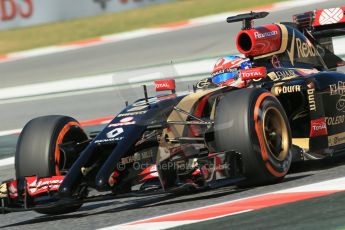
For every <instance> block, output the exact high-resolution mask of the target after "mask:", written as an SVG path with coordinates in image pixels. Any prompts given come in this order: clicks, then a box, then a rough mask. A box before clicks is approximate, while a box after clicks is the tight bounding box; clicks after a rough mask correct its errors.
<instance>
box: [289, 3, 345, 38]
mask: <svg viewBox="0 0 345 230" xmlns="http://www.w3.org/2000/svg"><path fill="white" fill-rule="evenodd" d="M293 21H294V23H296V24H297V26H298V27H299V28H300V29H307V30H308V31H309V32H311V34H312V35H313V36H314V37H316V38H322V37H335V36H342V35H345V6H342V7H337V8H330V9H322V10H314V11H309V12H306V13H303V14H296V15H294V16H293Z"/></svg>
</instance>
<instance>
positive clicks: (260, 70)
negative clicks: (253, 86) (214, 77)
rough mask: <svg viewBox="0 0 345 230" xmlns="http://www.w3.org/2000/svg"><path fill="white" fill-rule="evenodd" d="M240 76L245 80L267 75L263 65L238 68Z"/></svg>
mask: <svg viewBox="0 0 345 230" xmlns="http://www.w3.org/2000/svg"><path fill="white" fill-rule="evenodd" d="M240 76H241V79H242V80H243V81H247V80H251V79H262V78H265V77H266V76H267V70H266V68H265V67H257V68H251V69H243V70H240Z"/></svg>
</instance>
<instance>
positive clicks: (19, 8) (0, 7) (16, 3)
mask: <svg viewBox="0 0 345 230" xmlns="http://www.w3.org/2000/svg"><path fill="white" fill-rule="evenodd" d="M32 14H33V2H32V0H0V20H1V21H11V20H15V19H16V18H18V17H20V18H24V19H26V18H29V17H31V16H32Z"/></svg>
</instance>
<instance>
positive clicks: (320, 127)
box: [309, 117, 328, 137]
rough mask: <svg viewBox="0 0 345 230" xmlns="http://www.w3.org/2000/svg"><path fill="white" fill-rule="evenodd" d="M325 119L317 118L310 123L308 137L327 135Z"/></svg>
mask: <svg viewBox="0 0 345 230" xmlns="http://www.w3.org/2000/svg"><path fill="white" fill-rule="evenodd" d="M327 134H328V132H327V125H326V119H325V118H324V117H323V118H319V119H315V120H311V121H310V135H309V136H310V137H318V136H325V135H327Z"/></svg>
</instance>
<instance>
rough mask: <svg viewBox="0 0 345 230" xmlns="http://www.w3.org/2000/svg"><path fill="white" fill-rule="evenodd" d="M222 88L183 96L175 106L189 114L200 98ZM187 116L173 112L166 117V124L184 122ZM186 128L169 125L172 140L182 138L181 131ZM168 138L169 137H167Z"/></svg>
mask: <svg viewBox="0 0 345 230" xmlns="http://www.w3.org/2000/svg"><path fill="white" fill-rule="evenodd" d="M222 88H224V87H217V88H215V89H209V90H203V91H200V92H196V93H192V94H189V95H187V96H185V97H184V98H183V99H182V100H181V101H180V102H179V103H178V104H177V105H176V107H178V108H179V109H182V110H184V111H186V112H188V113H190V112H191V111H192V109H193V107H194V105H195V103H196V102H197V101H198V100H199V99H200V98H202V97H204V96H206V95H207V94H210V93H213V92H215V91H217V90H220V89H222ZM187 117H188V115H187V114H183V113H180V112H177V111H175V110H173V111H172V112H171V114H170V115H169V117H168V122H169V121H186V120H187ZM185 128H186V127H185V126H184V125H170V129H171V132H169V134H171V133H172V135H173V136H172V138H174V137H182V136H183V131H184V129H185ZM169 137H170V135H169Z"/></svg>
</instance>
